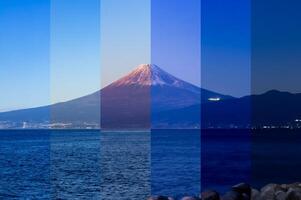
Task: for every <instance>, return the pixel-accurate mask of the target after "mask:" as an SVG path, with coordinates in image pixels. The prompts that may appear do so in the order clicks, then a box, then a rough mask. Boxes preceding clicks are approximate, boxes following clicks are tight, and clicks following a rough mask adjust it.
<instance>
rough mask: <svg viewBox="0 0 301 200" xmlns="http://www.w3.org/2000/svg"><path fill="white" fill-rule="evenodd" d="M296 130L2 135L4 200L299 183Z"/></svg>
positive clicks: (107, 199)
mask: <svg viewBox="0 0 301 200" xmlns="http://www.w3.org/2000/svg"><path fill="white" fill-rule="evenodd" d="M300 144H301V132H300V131H299V130H288V129H277V130H258V131H254V130H252V131H250V130H151V131H136V132H135V131H123V132H101V131H99V130H1V131H0V199H104V200H116V199H124V200H129V199H130V200H136V199H137V200H142V199H146V198H147V197H148V196H150V195H159V194H160V195H167V196H173V197H175V198H176V199H179V198H180V197H182V196H185V195H198V194H199V193H200V192H201V191H204V190H208V189H214V190H217V191H219V192H220V193H223V192H225V191H227V190H229V188H230V187H231V186H232V185H235V184H237V183H240V182H247V183H250V184H252V186H253V187H255V188H260V187H262V186H264V185H265V184H268V183H272V182H273V183H292V182H296V181H301V170H300V169H301V145H300Z"/></svg>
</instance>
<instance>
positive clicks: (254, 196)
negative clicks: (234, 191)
mask: <svg viewBox="0 0 301 200" xmlns="http://www.w3.org/2000/svg"><path fill="white" fill-rule="evenodd" d="M259 198H260V192H259V191H258V190H256V189H253V188H252V190H251V200H259Z"/></svg>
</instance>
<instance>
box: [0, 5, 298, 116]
mask: <svg viewBox="0 0 301 200" xmlns="http://www.w3.org/2000/svg"><path fill="white" fill-rule="evenodd" d="M289 1H290V3H286V4H285V5H283V4H282V3H281V2H282V1H280V0H276V1H273V2H270V1H269V0H265V1H261V0H255V1H252V2H253V5H252V7H253V10H252V16H253V18H254V19H251V18H250V16H251V10H250V8H251V3H250V0H242V1H236V0H227V1H225V0H202V1H199V0H189V1H187V0H173V1H169V0H126V1H125V0H101V1H99V0H64V1H61V0H52V1H50V0H22V1H19V0H6V1H0V26H1V27H2V28H1V31H0V44H1V45H0V69H1V73H0V89H1V91H2V95H1V99H0V111H3V110H11V109H16V108H26V107H35V106H40V105H46V104H49V103H54V102H60V101H65V100H68V99H72V98H75V97H80V96H83V95H86V94H89V93H92V92H94V91H96V90H98V89H99V88H101V87H103V86H105V85H107V84H109V83H111V82H112V81H114V80H116V79H118V78H119V77H121V76H123V75H124V74H125V73H127V72H129V71H131V70H132V69H134V68H135V67H136V66H137V65H138V64H141V63H153V64H157V65H158V66H160V67H161V68H163V69H164V70H166V71H168V72H170V73H172V74H174V75H175V76H177V77H179V78H182V79H184V80H186V81H189V82H191V83H193V84H195V85H199V83H200V81H201V85H202V86H203V87H205V88H208V89H211V90H214V91H217V92H221V93H225V94H230V95H234V96H243V95H247V94H249V93H250V90H251V89H252V93H260V92H264V91H266V90H269V89H280V90H288V91H292V92H301V88H300V86H299V85H300V84H299V74H300V73H301V68H300V67H299V63H300V57H301V56H300V55H299V54H300V53H299V52H300V51H299V48H300V39H299V36H300V27H301V26H300V23H301V22H300V20H299V19H300V17H301V16H300V15H301V14H300V12H299V9H298V8H300V7H301V5H300V4H301V3H298V1H296V0H295V1H294V0H289ZM50 2H51V3H50ZM200 2H201V4H202V5H200ZM262 2H265V5H262ZM267 5H268V15H267V11H266V10H267ZM279 13H280V14H279ZM251 22H252V26H251ZM251 27H252V47H253V51H252V54H251ZM251 55H252V57H251ZM298 58H299V59H298ZM251 63H252V67H251V65H250V64H251ZM200 65H202V67H200ZM251 75H252V77H251ZM200 79H201V80H200Z"/></svg>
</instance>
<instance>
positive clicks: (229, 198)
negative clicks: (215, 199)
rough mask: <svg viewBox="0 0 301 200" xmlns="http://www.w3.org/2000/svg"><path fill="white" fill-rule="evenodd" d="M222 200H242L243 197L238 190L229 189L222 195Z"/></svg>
mask: <svg viewBox="0 0 301 200" xmlns="http://www.w3.org/2000/svg"><path fill="white" fill-rule="evenodd" d="M222 200H244V198H243V196H242V195H241V194H240V193H239V192H236V191H230V192H227V193H226V194H225V195H224V196H223V197H222Z"/></svg>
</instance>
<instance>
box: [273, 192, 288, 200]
mask: <svg viewBox="0 0 301 200" xmlns="http://www.w3.org/2000/svg"><path fill="white" fill-rule="evenodd" d="M286 196H287V195H286V192H285V191H277V192H276V193H275V200H286Z"/></svg>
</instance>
